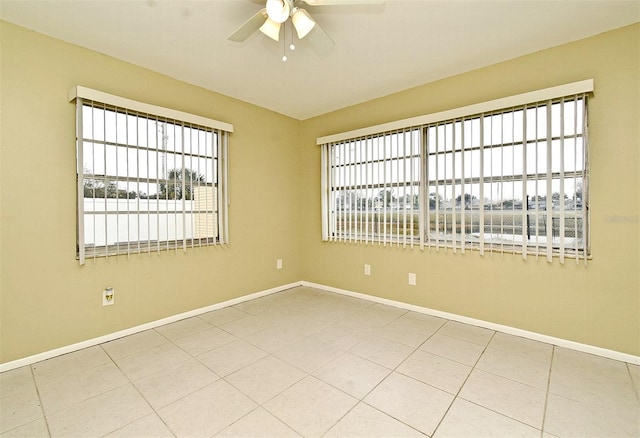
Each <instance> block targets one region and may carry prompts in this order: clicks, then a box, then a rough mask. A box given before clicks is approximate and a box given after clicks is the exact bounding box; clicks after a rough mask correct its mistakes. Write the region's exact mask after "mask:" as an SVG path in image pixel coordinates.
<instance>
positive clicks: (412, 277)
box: [409, 272, 416, 286]
mask: <svg viewBox="0 0 640 438" xmlns="http://www.w3.org/2000/svg"><path fill="white" fill-rule="evenodd" d="M409 284H410V285H411V286H415V285H416V274H414V273H412V272H409Z"/></svg>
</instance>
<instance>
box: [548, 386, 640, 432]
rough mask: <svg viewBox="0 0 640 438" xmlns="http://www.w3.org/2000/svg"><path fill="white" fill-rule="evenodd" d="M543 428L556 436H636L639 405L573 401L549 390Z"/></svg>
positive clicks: (638, 422)
mask: <svg viewBox="0 0 640 438" xmlns="http://www.w3.org/2000/svg"><path fill="white" fill-rule="evenodd" d="M544 430H545V432H549V433H551V434H553V435H557V436H559V437H584V438H586V437H594V438H596V437H598V438H600V437H616V438H621V437H638V436H640V406H638V405H637V404H636V405H635V406H634V405H606V404H602V403H597V402H595V403H590V402H588V401H587V402H584V401H576V400H571V399H568V398H564V397H561V396H558V395H555V394H551V393H550V394H549V396H548V400H547V410H546V415H545V422H544Z"/></svg>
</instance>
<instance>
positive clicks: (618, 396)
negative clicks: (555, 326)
mask: <svg viewBox="0 0 640 438" xmlns="http://www.w3.org/2000/svg"><path fill="white" fill-rule="evenodd" d="M549 392H551V393H553V394H556V395H560V396H562V397H565V398H570V399H572V400H576V401H589V402H596V403H600V404H603V405H611V404H622V405H624V404H630V403H633V402H636V403H637V401H638V398H637V396H636V393H635V388H634V386H633V381H632V379H631V376H630V375H629V370H628V368H627V366H626V364H625V363H624V362H619V361H615V360H612V359H607V358H604V357H599V356H594V355H591V354H587V353H582V352H579V351H574V350H567V349H565V348H559V347H557V348H556V349H555V351H554V358H553V367H552V369H551V379H550V382H549Z"/></svg>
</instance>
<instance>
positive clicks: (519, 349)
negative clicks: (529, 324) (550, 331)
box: [489, 332, 553, 363]
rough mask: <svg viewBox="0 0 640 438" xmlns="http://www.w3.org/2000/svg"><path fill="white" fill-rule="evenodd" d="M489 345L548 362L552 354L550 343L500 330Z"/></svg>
mask: <svg viewBox="0 0 640 438" xmlns="http://www.w3.org/2000/svg"><path fill="white" fill-rule="evenodd" d="M489 347H490V348H493V349H496V350H501V351H504V352H506V353H515V354H518V355H520V356H522V357H526V358H527V359H531V360H537V361H539V362H544V363H550V362H551V355H552V354H553V345H551V344H546V343H544V342H538V341H534V340H533V339H526V338H521V337H519V336H513V335H508V334H506V333H500V332H497V333H496V334H495V336H494V337H493V338H492V339H491V342H490V343H489Z"/></svg>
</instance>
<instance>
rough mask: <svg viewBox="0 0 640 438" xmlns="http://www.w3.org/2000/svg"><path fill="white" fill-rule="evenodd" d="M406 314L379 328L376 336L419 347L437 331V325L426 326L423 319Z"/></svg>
mask: <svg viewBox="0 0 640 438" xmlns="http://www.w3.org/2000/svg"><path fill="white" fill-rule="evenodd" d="M405 315H406V314H405ZM405 315H403V316H401V317H400V318H398V319H396V320H394V321H392V322H390V323H389V324H387V325H385V326H384V327H381V328H379V329H377V330H376V331H375V334H376V336H379V337H381V338H385V339H389V340H392V341H395V342H400V343H402V344H405V345H407V346H409V347H413V348H417V347H418V346H420V345H421V344H422V343H423V342H424V341H426V340H427V338H429V337H430V336H431V335H433V334H434V333H435V332H436V330H437V327H429V326H425V324H423V323H422V322H421V321H416V320H415V319H410V318H404V316H405ZM434 325H435V324H434Z"/></svg>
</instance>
